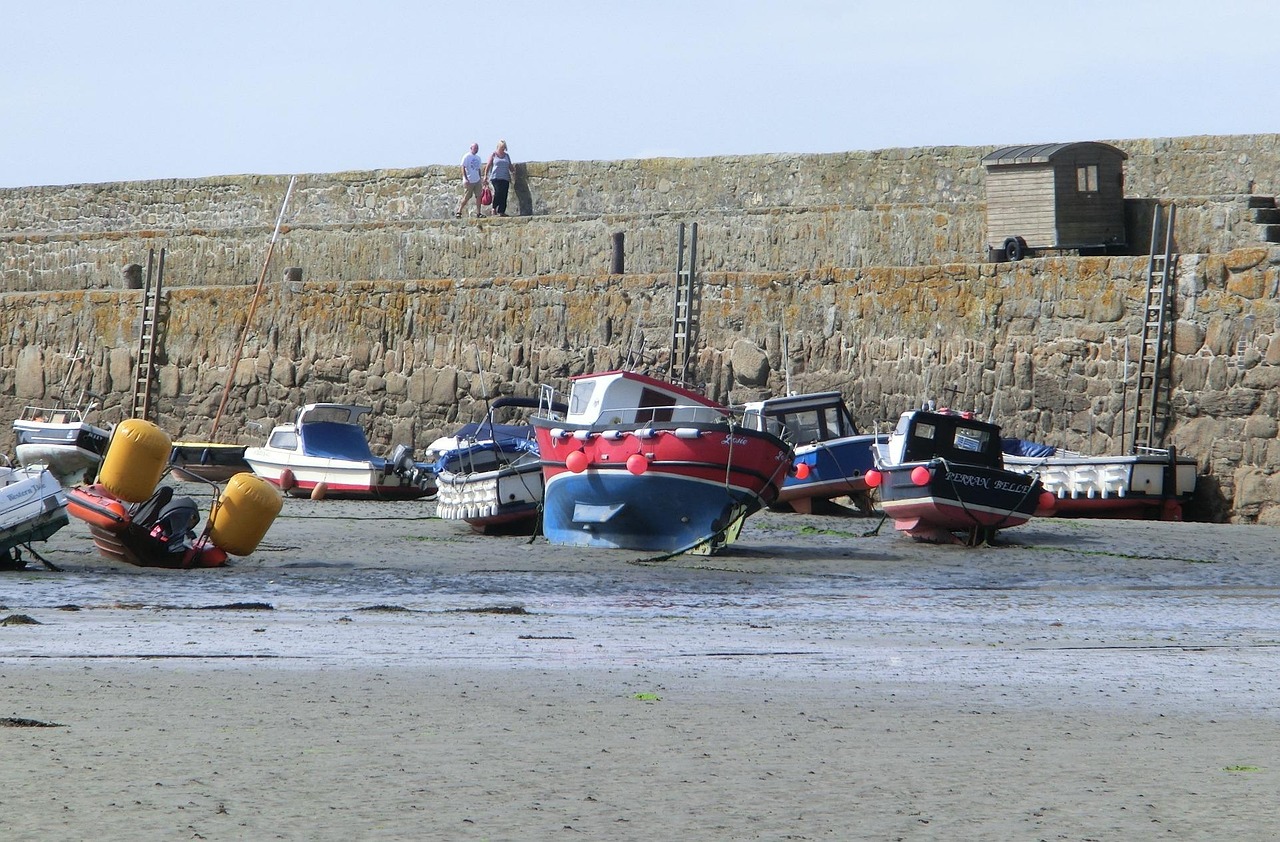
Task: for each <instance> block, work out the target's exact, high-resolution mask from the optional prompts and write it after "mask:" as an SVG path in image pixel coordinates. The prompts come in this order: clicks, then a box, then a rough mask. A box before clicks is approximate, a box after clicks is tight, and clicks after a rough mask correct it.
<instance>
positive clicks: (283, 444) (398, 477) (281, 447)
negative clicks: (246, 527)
mask: <svg viewBox="0 0 1280 842" xmlns="http://www.w3.org/2000/svg"><path fill="white" fill-rule="evenodd" d="M372 411H373V409H372V407H368V406H353V405H350V404H337V403H311V404H307V405H306V406H304V407H302V408H301V409H300V410H298V415H297V418H296V419H295V420H294V421H293V422H292V423H289V424H280V425H277V426H276V427H274V428H273V429H272V430H271V435H270V436H268V438H267V442H266V444H264V445H263V446H261V447H247V448H245V451H244V459H245V461H246V462H248V463H249V465H250V467H252V468H253V472H254V473H255V474H257V475H258V476H260V477H262V478H263V479H265V480H267V481H268V482H270V483H272V484H274V485H276V486H278V487H279V488H280V490H282V491H284V492H285V493H286V494H290V495H292V496H295V497H307V496H310V497H316V498H319V497H347V498H365V499H374V500H413V499H418V498H422V497H428V496H430V495H433V494H435V490H436V481H435V472H434V471H432V470H431V466H430V465H427V464H426V463H422V462H415V461H414V460H413V452H412V449H411V448H409V447H408V446H407V445H403V444H402V445H399V446H397V447H396V449H395V451H394V453H393V454H392V456H391V458H390V459H383V458H381V457H378V456H374V455H373V452H372V451H371V450H370V449H369V440H368V438H367V437H366V434H365V431H364V427H363V426H362V425H361V424H360V419H361V418H363V417H364V416H365V415H368V414H369V413H370V412H372Z"/></svg>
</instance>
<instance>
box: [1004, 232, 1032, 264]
mask: <svg viewBox="0 0 1280 842" xmlns="http://www.w3.org/2000/svg"><path fill="white" fill-rule="evenodd" d="M1004 256H1005V257H1006V258H1008V259H1009V260H1021V259H1022V258H1024V257H1026V256H1027V241H1026V240H1024V239H1022V238H1021V237H1009V238H1008V239H1007V240H1005V241H1004Z"/></svg>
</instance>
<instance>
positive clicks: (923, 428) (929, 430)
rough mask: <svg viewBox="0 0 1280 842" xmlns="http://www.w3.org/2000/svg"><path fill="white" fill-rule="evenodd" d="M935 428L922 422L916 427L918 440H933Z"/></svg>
mask: <svg viewBox="0 0 1280 842" xmlns="http://www.w3.org/2000/svg"><path fill="white" fill-rule="evenodd" d="M933 433H934V427H933V425H932V424H925V423H924V422H921V423H919V424H917V425H916V432H915V436H916V438H918V439H930V440H932V439H933Z"/></svg>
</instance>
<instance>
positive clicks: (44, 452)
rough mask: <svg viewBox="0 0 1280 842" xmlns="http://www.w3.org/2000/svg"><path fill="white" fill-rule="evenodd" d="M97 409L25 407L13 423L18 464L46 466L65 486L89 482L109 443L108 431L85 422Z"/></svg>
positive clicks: (89, 405) (91, 405) (85, 407)
mask: <svg viewBox="0 0 1280 842" xmlns="http://www.w3.org/2000/svg"><path fill="white" fill-rule="evenodd" d="M96 406H97V404H96V403H93V402H90V403H89V404H88V405H87V406H84V407H83V408H81V407H63V406H55V407H39V406H28V407H25V408H24V409H23V410H22V416H21V417H20V418H18V419H16V420H15V421H14V422H13V431H14V434H15V435H16V436H17V439H18V446H17V453H18V462H19V463H21V464H22V465H24V466H32V465H43V466H45V467H46V468H48V469H49V470H50V471H51V472H52V473H53V475H54V476H55V477H56V478H57V480H58V482H60V483H61V484H62V485H64V486H72V485H76V484H78V483H81V482H89V481H91V480H92V479H93V477H94V475H95V474H96V473H97V471H98V466H99V465H101V464H102V454H104V453H106V450H107V443H108V442H110V441H111V431H110V430H109V429H106V428H104V427H99V426H96V425H94V424H90V423H89V422H88V420H86V416H88V414H89V413H90V412H92V411H93V410H94V408H95V407H96Z"/></svg>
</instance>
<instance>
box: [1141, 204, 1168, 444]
mask: <svg viewBox="0 0 1280 842" xmlns="http://www.w3.org/2000/svg"><path fill="white" fill-rule="evenodd" d="M1177 210H1178V208H1177V206H1176V205H1175V204H1174V203H1173V202H1170V203H1169V209H1168V220H1167V221H1166V220H1165V219H1164V209H1163V208H1162V206H1161V205H1160V204H1159V203H1157V204H1156V206H1155V213H1154V214H1153V215H1152V217H1151V256H1150V258H1149V259H1148V261H1147V301H1146V306H1145V307H1144V308H1143V311H1142V313H1143V315H1142V350H1141V352H1140V354H1139V356H1138V383H1137V395H1136V396H1135V400H1134V407H1133V430H1132V441H1133V452H1135V453H1136V452H1138V449H1139V448H1143V447H1145V448H1153V447H1156V446H1157V445H1158V444H1159V441H1160V438H1161V437H1162V436H1163V434H1164V431H1165V427H1166V425H1167V422H1168V420H1169V395H1168V389H1169V364H1168V360H1169V356H1170V352H1171V349H1170V344H1171V335H1170V331H1169V329H1168V322H1169V319H1170V318H1171V317H1172V312H1171V311H1172V299H1171V296H1170V278H1171V277H1172V276H1173V273H1174V270H1175V267H1176V265H1177V257H1178V256H1177V254H1176V253H1174V251H1173V224H1174V220H1175V219H1176V217H1177ZM1162 225H1163V230H1162ZM1162 241H1163V251H1158V250H1157V249H1158V248H1159V247H1160V246H1161V242H1162Z"/></svg>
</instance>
